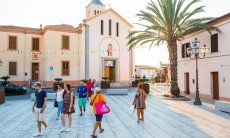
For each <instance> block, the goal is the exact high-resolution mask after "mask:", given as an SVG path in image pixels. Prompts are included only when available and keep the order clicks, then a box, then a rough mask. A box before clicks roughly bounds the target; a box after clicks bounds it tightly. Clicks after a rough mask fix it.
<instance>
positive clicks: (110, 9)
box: [85, 8, 133, 27]
mask: <svg viewBox="0 0 230 138" xmlns="http://www.w3.org/2000/svg"><path fill="white" fill-rule="evenodd" d="M109 11H111V12H113V13H114V14H116V15H117V16H118V17H119V18H120V19H121V20H123V21H124V22H125V23H126V24H127V25H128V26H130V27H133V26H132V24H131V23H129V22H128V21H127V20H126V19H125V18H123V17H122V16H121V15H120V14H118V13H117V12H116V11H115V10H113V9H112V8H109V9H108V10H105V11H104V12H101V13H99V14H97V15H95V16H93V17H90V18H88V19H85V21H86V22H87V21H90V20H92V19H94V18H96V17H98V16H100V15H103V14H105V13H107V12H109Z"/></svg>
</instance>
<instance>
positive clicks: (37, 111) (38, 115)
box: [34, 107, 45, 121]
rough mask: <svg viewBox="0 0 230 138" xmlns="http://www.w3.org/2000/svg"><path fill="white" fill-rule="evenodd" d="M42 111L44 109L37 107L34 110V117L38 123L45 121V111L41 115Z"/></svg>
mask: <svg viewBox="0 0 230 138" xmlns="http://www.w3.org/2000/svg"><path fill="white" fill-rule="evenodd" d="M41 109H42V108H36V107H35V109H34V110H35V112H34V115H35V117H36V119H37V121H44V119H45V110H44V112H43V113H40V112H41Z"/></svg>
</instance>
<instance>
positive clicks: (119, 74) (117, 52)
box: [0, 0, 134, 86]
mask: <svg viewBox="0 0 230 138" xmlns="http://www.w3.org/2000/svg"><path fill="white" fill-rule="evenodd" d="M131 28H132V25H131V24H130V23H129V22H127V21H126V20H125V19H124V18H123V17H122V16H120V15H119V14H118V13H117V12H116V11H114V10H113V9H112V8H109V9H105V5H103V4H102V2H101V1H100V0H92V1H91V3H90V4H89V5H87V6H86V18H85V19H84V20H83V23H81V24H80V25H79V26H78V27H76V28H75V27H73V26H71V25H67V24H61V25H47V26H45V27H42V26H41V27H40V28H28V27H18V26H0V45H1V47H0V60H1V61H2V62H3V65H2V66H1V67H0V70H1V72H0V76H7V75H9V76H10V77H11V79H10V81H12V82H15V83H17V84H21V85H29V84H30V83H31V82H36V81H41V82H42V83H43V85H45V86H51V85H52V84H53V81H54V78H62V79H63V80H64V82H67V83H70V84H72V85H77V84H78V82H79V81H80V80H83V79H89V78H91V79H96V80H97V81H101V80H102V79H103V78H104V77H106V78H108V79H109V80H110V81H111V82H112V83H119V84H122V85H126V86H128V85H130V81H131V77H132V75H133V72H134V51H133V50H128V48H129V47H128V45H127V43H128V39H127V36H128V34H129V32H130V31H131Z"/></svg>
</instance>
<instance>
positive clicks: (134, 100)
mask: <svg viewBox="0 0 230 138" xmlns="http://www.w3.org/2000/svg"><path fill="white" fill-rule="evenodd" d="M135 102H136V96H135V97H134V99H133V103H132V105H134V104H135Z"/></svg>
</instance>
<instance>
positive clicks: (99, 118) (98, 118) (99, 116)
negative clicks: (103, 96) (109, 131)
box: [95, 115, 103, 122]
mask: <svg viewBox="0 0 230 138" xmlns="http://www.w3.org/2000/svg"><path fill="white" fill-rule="evenodd" d="M95 116H96V121H97V122H101V121H102V117H103V115H95Z"/></svg>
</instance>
